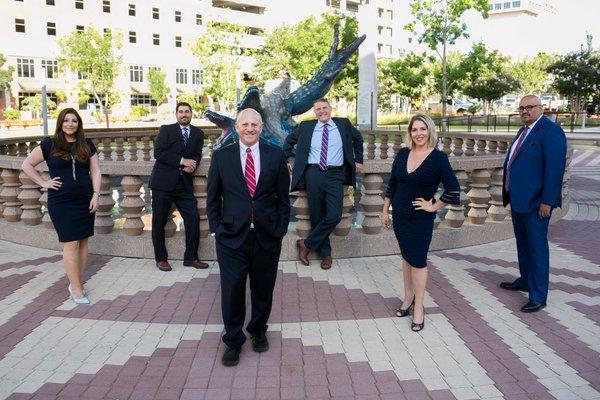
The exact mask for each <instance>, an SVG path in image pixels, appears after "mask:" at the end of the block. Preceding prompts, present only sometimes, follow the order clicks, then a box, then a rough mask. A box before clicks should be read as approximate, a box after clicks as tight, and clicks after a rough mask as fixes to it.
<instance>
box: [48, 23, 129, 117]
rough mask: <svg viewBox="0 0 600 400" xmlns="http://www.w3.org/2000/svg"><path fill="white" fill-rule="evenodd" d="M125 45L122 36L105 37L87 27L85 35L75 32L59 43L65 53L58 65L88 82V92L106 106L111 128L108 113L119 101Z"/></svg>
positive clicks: (105, 110) (102, 105) (62, 53)
mask: <svg viewBox="0 0 600 400" xmlns="http://www.w3.org/2000/svg"><path fill="white" fill-rule="evenodd" d="M121 43H122V35H121V34H103V33H100V32H98V31H97V30H96V29H94V28H93V27H87V28H86V29H85V32H73V33H71V34H70V35H67V36H65V37H63V38H62V39H60V40H59V41H58V44H59V46H60V51H61V55H60V57H58V62H59V63H60V65H61V66H62V67H63V68H64V67H67V68H69V69H70V70H71V71H72V72H75V73H77V74H79V76H80V77H81V79H83V80H84V81H85V83H86V85H85V88H86V91H88V93H90V94H92V95H93V96H94V97H95V98H96V101H97V102H98V104H100V105H101V107H102V111H103V113H104V115H105V118H106V126H107V127H108V124H109V123H108V110H110V108H111V107H112V106H113V105H114V104H116V103H117V102H118V98H119V94H118V92H117V91H116V90H115V89H114V85H115V80H116V78H117V76H118V75H119V72H120V67H121V62H122V55H121V54H120V52H119V50H120V49H121V46H122V44H121Z"/></svg>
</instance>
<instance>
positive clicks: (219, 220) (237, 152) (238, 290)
mask: <svg viewBox="0 0 600 400" xmlns="http://www.w3.org/2000/svg"><path fill="white" fill-rule="evenodd" d="M235 127H236V131H237V133H238V134H239V143H233V144H231V145H229V146H226V147H224V148H221V149H219V150H217V151H215V152H214V153H213V156H212V161H211V165H210V170H209V173H208V188H207V198H206V212H207V215H208V223H209V225H210V231H211V232H212V233H214V235H215V242H216V249H217V259H218V261H219V269H220V272H221V308H222V312H223V323H224V325H225V334H224V335H223V342H224V343H225V344H226V345H227V349H226V351H225V353H224V354H223V357H222V363H223V365H226V366H232V365H236V364H237V363H238V361H239V356H240V352H241V348H242V345H243V344H244V342H245V341H246V335H245V334H244V331H243V325H244V320H245V316H246V277H247V276H249V277H250V291H251V294H250V298H251V302H252V314H251V317H250V322H249V323H248V326H247V327H246V330H247V331H248V333H250V335H251V337H252V348H253V349H254V351H256V352H263V351H267V350H268V349H269V342H268V341H267V336H266V334H265V333H266V331H267V321H268V319H269V315H270V313H271V304H272V299H273V289H274V287H275V280H276V278H277V264H278V263H279V254H280V252H281V241H282V239H283V237H284V236H285V234H286V232H287V228H288V223H289V219H290V198H289V185H290V177H289V172H288V169H287V164H286V162H285V159H284V157H283V152H282V151H281V150H280V149H278V148H276V147H272V146H271V145H268V144H266V143H260V142H259V135H260V132H261V131H262V128H263V123H262V118H261V115H260V114H259V113H258V112H257V111H255V110H253V109H251V108H247V109H244V110H242V111H240V112H239V113H238V115H237V120H236V124H235Z"/></svg>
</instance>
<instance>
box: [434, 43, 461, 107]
mask: <svg viewBox="0 0 600 400" xmlns="http://www.w3.org/2000/svg"><path fill="white" fill-rule="evenodd" d="M464 58H465V56H464V55H462V54H460V53H457V52H455V51H452V52H449V53H448V54H447V55H446V92H447V96H448V97H456V96H457V95H458V93H459V92H460V90H461V89H462V87H463V85H464V83H465V71H464V70H463V60H464ZM431 69H432V71H433V72H432V75H433V89H434V90H435V93H442V92H443V91H444V76H443V65H442V61H441V60H440V59H434V60H433V62H432V65H431Z"/></svg>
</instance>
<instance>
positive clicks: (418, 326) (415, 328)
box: [410, 307, 425, 332]
mask: <svg viewBox="0 0 600 400" xmlns="http://www.w3.org/2000/svg"><path fill="white" fill-rule="evenodd" d="M423 328H425V307H423V322H421V323H420V324H417V323H416V322H415V320H413V321H412V323H411V325H410V330H411V331H413V332H419V331H421V330H422V329H423Z"/></svg>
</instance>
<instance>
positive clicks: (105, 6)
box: [102, 0, 110, 13]
mask: <svg viewBox="0 0 600 400" xmlns="http://www.w3.org/2000/svg"><path fill="white" fill-rule="evenodd" d="M102 11H104V12H105V13H109V12H110V0H102Z"/></svg>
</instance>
